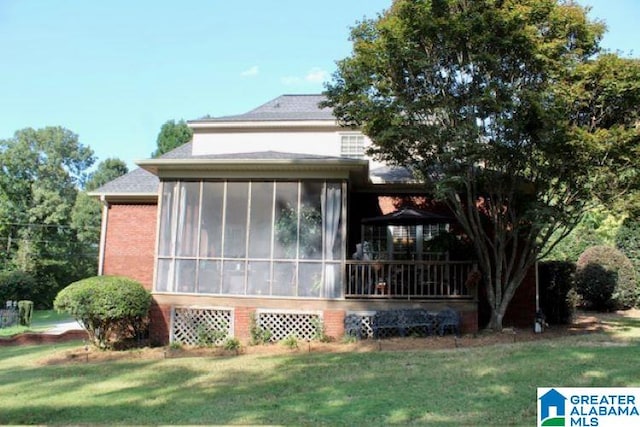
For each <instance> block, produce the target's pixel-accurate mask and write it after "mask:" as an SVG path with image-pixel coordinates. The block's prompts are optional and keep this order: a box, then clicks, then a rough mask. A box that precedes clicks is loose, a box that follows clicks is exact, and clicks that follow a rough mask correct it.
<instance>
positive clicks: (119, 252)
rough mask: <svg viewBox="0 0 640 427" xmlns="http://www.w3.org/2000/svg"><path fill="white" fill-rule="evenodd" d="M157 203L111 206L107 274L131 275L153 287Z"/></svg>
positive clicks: (105, 267)
mask: <svg viewBox="0 0 640 427" xmlns="http://www.w3.org/2000/svg"><path fill="white" fill-rule="evenodd" d="M156 222H157V205H118V204H112V205H110V207H109V218H108V222H107V236H106V245H105V254H104V274H105V275H119V276H127V277H130V278H132V279H135V280H138V281H140V282H141V283H142V284H143V285H144V287H145V288H146V289H149V290H151V289H152V286H153V264H154V251H155V247H156Z"/></svg>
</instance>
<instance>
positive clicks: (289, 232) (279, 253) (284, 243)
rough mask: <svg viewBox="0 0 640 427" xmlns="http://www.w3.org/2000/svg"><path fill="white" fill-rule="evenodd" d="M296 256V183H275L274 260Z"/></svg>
mask: <svg viewBox="0 0 640 427" xmlns="http://www.w3.org/2000/svg"><path fill="white" fill-rule="evenodd" d="M297 256H298V183H297V182H278V183H276V204H275V241H274V258H278V259H293V258H296V257H297Z"/></svg>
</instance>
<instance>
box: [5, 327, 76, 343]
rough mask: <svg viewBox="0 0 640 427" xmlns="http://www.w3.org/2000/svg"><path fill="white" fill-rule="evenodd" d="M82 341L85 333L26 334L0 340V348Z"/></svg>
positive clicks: (73, 331) (72, 331) (71, 331)
mask: <svg viewBox="0 0 640 427" xmlns="http://www.w3.org/2000/svg"><path fill="white" fill-rule="evenodd" d="M82 339H87V332H86V331H81V330H70V331H65V332H62V333H61V334H47V333H33V332H27V333H23V334H18V335H14V336H12V337H9V338H0V347H5V346H12V345H34V344H54V343H59V342H67V341H74V340H82Z"/></svg>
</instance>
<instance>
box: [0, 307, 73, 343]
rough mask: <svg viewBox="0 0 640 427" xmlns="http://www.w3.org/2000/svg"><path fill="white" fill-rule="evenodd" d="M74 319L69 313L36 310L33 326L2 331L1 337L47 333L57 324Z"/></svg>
mask: <svg viewBox="0 0 640 427" xmlns="http://www.w3.org/2000/svg"><path fill="white" fill-rule="evenodd" d="M71 320H73V318H72V317H71V316H69V315H68V314H67V313H58V312H57V311H56V310H34V312H33V318H32V319H31V326H30V327H27V326H11V327H8V328H2V329H0V337H10V336H12V335H16V334H21V333H23V332H40V331H46V330H47V329H50V328H51V327H53V326H54V325H55V324H56V323H59V322H67V321H71Z"/></svg>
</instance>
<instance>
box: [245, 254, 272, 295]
mask: <svg viewBox="0 0 640 427" xmlns="http://www.w3.org/2000/svg"><path fill="white" fill-rule="evenodd" d="M270 277H271V263H270V262H263V261H249V272H248V274H247V294H249V295H269V293H270V292H271V291H270V284H271V279H270Z"/></svg>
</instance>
